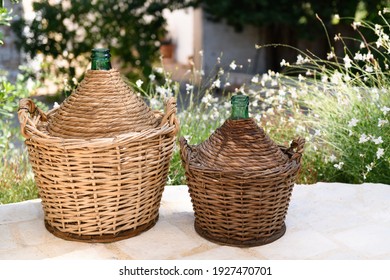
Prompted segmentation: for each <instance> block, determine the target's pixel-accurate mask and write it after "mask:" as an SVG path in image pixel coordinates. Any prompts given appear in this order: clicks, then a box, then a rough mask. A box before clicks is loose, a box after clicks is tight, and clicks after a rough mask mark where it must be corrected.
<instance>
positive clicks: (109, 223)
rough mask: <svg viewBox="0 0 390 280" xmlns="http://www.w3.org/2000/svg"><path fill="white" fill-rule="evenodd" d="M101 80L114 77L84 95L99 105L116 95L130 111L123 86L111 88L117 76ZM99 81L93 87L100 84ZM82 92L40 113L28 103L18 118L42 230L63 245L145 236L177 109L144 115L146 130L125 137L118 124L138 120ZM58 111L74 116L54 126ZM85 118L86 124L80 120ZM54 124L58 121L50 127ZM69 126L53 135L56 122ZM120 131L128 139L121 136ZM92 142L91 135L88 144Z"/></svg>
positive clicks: (168, 153)
mask: <svg viewBox="0 0 390 280" xmlns="http://www.w3.org/2000/svg"><path fill="white" fill-rule="evenodd" d="M105 73H106V74H104V75H114V76H115V77H116V78H115V79H112V78H110V77H106V78H107V79H108V80H109V81H106V82H107V83H105V84H102V85H100V87H99V88H95V89H94V88H93V87H92V88H89V90H90V91H91V92H92V94H96V96H98V98H103V97H99V94H100V93H101V92H105V96H104V100H105V102H106V101H107V100H110V98H109V97H108V96H107V95H112V99H113V100H115V98H117V97H118V94H119V95H122V97H121V98H122V101H121V103H122V105H123V104H124V105H123V106H124V108H125V109H129V108H130V106H128V107H126V102H127V103H129V104H131V102H132V101H131V100H129V98H134V97H131V96H128V94H130V95H132V93H131V92H130V93H129V92H127V91H126V90H125V91H124V92H123V93H118V91H117V87H119V88H121V87H122V86H123V85H122V84H120V83H119V85H118V80H116V79H117V78H118V73H115V71H111V70H110V71H105ZM95 74H99V75H100V74H101V72H99V71H95V72H93V71H92V72H89V73H87V76H88V75H89V76H91V75H92V76H94V75H95ZM99 75H96V76H99ZM89 78H91V77H87V79H89ZM101 79H102V78H101V77H100V78H99V79H98V80H97V81H96V83H97V84H99V80H101ZM111 83H113V84H111ZM88 84H89V85H88V86H89V87H91V85H90V83H88ZM88 86H87V84H82V85H80V87H79V88H78V89H77V90H76V92H75V93H73V94H72V95H73V96H72V95H71V96H70V98H68V100H66V101H64V102H63V103H62V104H61V107H59V108H56V109H53V110H52V111H49V112H48V113H47V114H45V113H44V112H43V111H42V110H40V109H39V108H37V107H36V106H35V104H34V103H33V101H31V100H29V99H22V100H21V101H20V104H19V111H18V115H19V121H20V123H21V131H22V133H23V135H24V136H25V138H26V140H25V143H26V145H27V148H28V153H29V159H30V162H31V165H32V168H33V171H34V175H35V181H36V183H37V186H38V189H39V195H40V197H41V199H42V206H43V210H44V219H45V226H46V228H47V229H48V230H49V231H50V232H52V233H53V234H54V235H56V236H58V237H60V238H63V239H67V240H75V241H84V242H112V241H117V240H121V239H125V238H129V237H132V236H135V235H137V234H139V233H141V232H144V231H146V230H147V229H149V228H151V227H152V226H153V225H154V224H155V223H156V221H157V219H158V213H159V206H160V200H161V196H162V192H163V190H164V186H165V183H166V178H167V173H168V168H169V162H170V159H171V156H172V152H173V147H174V142H175V135H176V133H177V131H178V123H177V119H176V102H175V100H174V98H171V99H169V100H168V101H167V103H166V109H165V114H163V113H161V112H158V111H155V112H153V111H150V112H151V113H152V114H153V116H154V120H153V119H150V120H147V125H145V122H144V123H143V125H144V127H143V128H142V129H140V130H139V131H130V130H129V127H126V124H125V123H124V122H125V121H126V119H125V118H126V117H129V118H131V119H134V118H135V117H134V115H136V114H139V113H137V112H135V113H134V114H131V113H130V112H128V114H127V115H126V114H124V115H123V114H122V115H123V116H122V115H121V111H122V110H123V108H118V106H116V107H115V108H114V109H112V106H111V105H110V104H107V102H106V103H104V102H103V103H104V106H100V105H99V104H91V102H92V101H91V99H89V98H88V97H87V96H88V93H87V94H85V92H84V94H83V91H85V87H87V88H88ZM83 87H84V89H83ZM105 87H108V88H105ZM113 87H114V88H113ZM108 89H111V91H110V90H108ZM107 90H108V91H107ZM78 94H79V95H80V96H79V98H78V99H79V101H80V100H85V104H83V103H82V102H79V107H78V108H77V107H76V105H74V104H73V105H74V106H73V107H71V106H70V104H72V102H71V101H72V99H74V98H76V97H77V95H78ZM138 101H140V100H138ZM138 101H137V102H138ZM134 102H135V101H134ZM75 104H76V103H75ZM99 106H100V107H101V108H100V109H99ZM136 106H137V107H139V106H141V105H139V104H136ZM142 106H143V105H142ZM65 107H69V108H71V110H70V112H71V111H72V110H75V112H76V113H77V117H76V118H75V117H74V116H72V117H71V116H68V118H63V119H61V116H60V114H66V108H65ZM64 108H65V109H64ZM88 108H89V109H88ZM91 108H95V112H99V113H98V114H95V115H94V116H93V117H94V121H95V122H92V119H91V117H90V116H88V112H86V110H87V109H88V110H91ZM61 109H63V110H62V111H61ZM92 111H93V110H92ZM88 118H89V119H90V120H89V122H88V121H86V120H85V119H88ZM98 118H103V119H104V120H103V121H102V122H101V123H103V125H104V123H107V125H108V128H110V129H109V131H106V130H105V129H106V128H105V127H104V126H101V124H98V122H96V119H98ZM141 118H145V115H141ZM55 119H58V120H60V121H57V122H55V121H53V120H55ZM69 119H71V120H73V121H74V125H73V126H72V125H71V123H67V125H66V126H65V125H64V129H65V128H67V126H69V127H70V129H69V130H66V131H65V130H63V131H61V130H59V128H61V125H60V124H61V121H62V120H63V121H64V122H66V121H69ZM136 122H137V121H136V120H134V123H136ZM134 123H132V124H130V125H134ZM80 124H83V125H84V126H80ZM88 124H90V129H89V130H88V127H87V126H88ZM122 127H125V128H124V129H122ZM126 130H128V132H122V133H121V132H120V131H126ZM52 132H53V134H56V136H54V135H52ZM102 132H106V134H101V133H102ZM61 133H63V134H64V135H65V136H64V137H60V136H58V135H60V134H61ZM77 133H79V134H77ZM76 134H77V135H76ZM72 135H74V137H72ZM85 135H86V136H85ZM88 135H89V136H90V137H87V136H88ZM93 135H98V136H97V137H95V138H92V136H93ZM84 136H85V137H84Z"/></svg>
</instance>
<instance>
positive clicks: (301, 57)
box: [296, 54, 308, 64]
mask: <svg viewBox="0 0 390 280" xmlns="http://www.w3.org/2000/svg"><path fill="white" fill-rule="evenodd" d="M307 61H308V58H307V57H305V58H304V57H303V56H302V55H300V54H298V56H297V62H296V64H304V63H305V62H307Z"/></svg>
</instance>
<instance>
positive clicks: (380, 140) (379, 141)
mask: <svg viewBox="0 0 390 280" xmlns="http://www.w3.org/2000/svg"><path fill="white" fill-rule="evenodd" d="M371 140H372V142H374V143H375V144H377V145H379V144H382V143H383V140H382V136H379V137H378V138H376V139H375V138H374V137H372V138H371Z"/></svg>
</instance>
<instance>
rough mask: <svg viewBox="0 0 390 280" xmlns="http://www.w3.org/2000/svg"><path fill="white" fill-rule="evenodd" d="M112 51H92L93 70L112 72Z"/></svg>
mask: <svg viewBox="0 0 390 280" xmlns="http://www.w3.org/2000/svg"><path fill="white" fill-rule="evenodd" d="M110 57H111V54H110V50H109V49H92V54H91V59H92V62H91V70H110V69H111V61H110Z"/></svg>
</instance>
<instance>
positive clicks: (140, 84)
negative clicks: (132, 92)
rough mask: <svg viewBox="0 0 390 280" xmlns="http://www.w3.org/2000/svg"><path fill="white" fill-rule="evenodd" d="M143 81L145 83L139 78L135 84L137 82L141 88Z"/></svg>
mask: <svg viewBox="0 0 390 280" xmlns="http://www.w3.org/2000/svg"><path fill="white" fill-rule="evenodd" d="M143 83H144V82H143V81H141V80H137V81H136V82H135V84H136V85H137V87H139V88H140V87H141V86H142V84H143Z"/></svg>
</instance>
